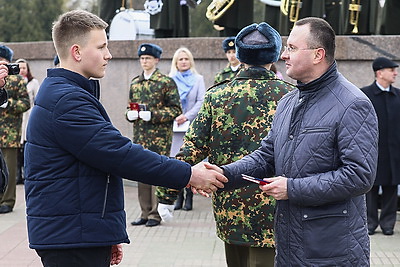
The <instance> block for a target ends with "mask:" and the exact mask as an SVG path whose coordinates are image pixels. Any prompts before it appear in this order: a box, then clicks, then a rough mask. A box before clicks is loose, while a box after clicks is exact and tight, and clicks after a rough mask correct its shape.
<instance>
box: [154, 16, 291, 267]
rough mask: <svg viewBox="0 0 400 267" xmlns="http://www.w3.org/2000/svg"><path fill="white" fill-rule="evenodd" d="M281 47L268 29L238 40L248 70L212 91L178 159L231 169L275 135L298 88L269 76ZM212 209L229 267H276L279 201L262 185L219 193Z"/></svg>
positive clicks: (163, 197) (167, 196) (169, 195)
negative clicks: (281, 106)
mask: <svg viewBox="0 0 400 267" xmlns="http://www.w3.org/2000/svg"><path fill="white" fill-rule="evenodd" d="M253 42H258V44H257V45H253V44H252V43H253ZM281 46H282V43H281V38H280V36H279V34H278V33H277V32H276V31H275V30H274V29H273V28H272V27H270V26H269V25H268V24H266V23H261V24H260V25H258V26H257V25H256V24H253V25H251V26H248V27H246V28H244V29H243V30H242V31H241V32H240V33H239V34H238V36H237V38H236V49H237V56H238V59H239V60H240V61H241V62H242V63H244V64H245V65H244V68H242V69H241V70H240V71H239V73H238V74H237V76H236V77H235V78H234V79H233V80H232V81H230V82H228V81H226V82H224V83H221V84H218V85H215V86H214V87H211V88H210V89H209V90H208V91H207V93H206V96H205V100H204V104H203V106H202V108H201V110H200V112H199V114H198V115H197V118H196V119H195V120H194V121H193V123H192V125H191V127H190V128H189V131H188V132H187V134H186V136H185V141H184V145H183V146H182V148H181V151H180V152H179V153H178V155H177V156H176V158H177V159H180V160H184V161H185V162H188V163H190V164H196V163H198V162H200V161H201V160H203V159H205V158H206V157H208V160H209V162H210V163H213V164H217V165H220V164H228V163H231V162H234V161H236V160H238V159H240V158H242V157H243V156H244V155H246V154H248V153H250V152H252V151H253V150H255V149H256V148H258V147H259V145H260V142H261V139H262V138H263V137H265V136H266V135H267V133H268V131H269V129H270V126H271V123H272V119H273V115H274V113H275V108H276V105H277V101H278V100H279V99H280V98H281V97H282V96H283V95H284V94H286V93H287V92H288V91H290V90H292V89H293V88H294V87H293V86H292V85H290V84H288V83H286V82H284V81H282V80H280V79H278V78H277V77H276V75H275V74H274V73H273V72H272V71H271V70H269V68H270V66H271V63H273V62H276V61H277V60H278V58H279V52H280V50H281ZM162 193H163V194H162ZM158 196H159V200H160V202H161V203H162V202H165V203H168V201H171V200H173V198H174V196H173V191H172V190H169V191H168V192H158ZM212 203H213V209H214V217H215V221H216V226H217V235H218V237H219V238H220V239H221V240H223V241H224V243H225V253H226V260H227V264H228V266H273V264H274V255H275V253H274V232H273V217H274V216H273V212H274V206H275V200H274V199H273V198H272V197H268V196H267V195H266V194H264V193H262V191H261V190H260V189H259V186H258V185H257V184H250V185H248V186H247V187H244V188H241V189H237V190H232V191H227V192H218V193H216V194H214V195H213V197H212Z"/></svg>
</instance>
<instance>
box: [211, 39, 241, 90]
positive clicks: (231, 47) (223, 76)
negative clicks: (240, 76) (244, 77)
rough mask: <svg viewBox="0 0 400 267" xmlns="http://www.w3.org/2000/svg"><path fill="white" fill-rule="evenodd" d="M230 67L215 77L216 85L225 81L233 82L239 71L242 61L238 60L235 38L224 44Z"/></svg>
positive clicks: (225, 41) (227, 40) (226, 40)
mask: <svg viewBox="0 0 400 267" xmlns="http://www.w3.org/2000/svg"><path fill="white" fill-rule="evenodd" d="M222 48H223V49H224V52H225V55H226V58H227V59H228V65H227V66H226V67H225V68H224V69H223V70H221V71H220V72H218V73H217V75H215V78H214V83H215V84H217V83H220V82H222V81H225V80H228V81H230V80H232V79H233V78H234V77H235V76H236V74H237V73H238V71H239V68H240V61H239V60H238V59H237V58H236V49H235V37H234V36H231V37H228V38H226V39H225V40H224V41H223V42H222Z"/></svg>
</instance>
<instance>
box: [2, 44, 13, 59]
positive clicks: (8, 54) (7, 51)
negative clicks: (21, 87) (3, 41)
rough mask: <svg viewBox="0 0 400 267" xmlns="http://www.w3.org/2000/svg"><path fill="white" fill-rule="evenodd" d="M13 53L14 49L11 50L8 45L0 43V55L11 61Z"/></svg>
mask: <svg viewBox="0 0 400 267" xmlns="http://www.w3.org/2000/svg"><path fill="white" fill-rule="evenodd" d="M13 55H14V51H12V50H11V48H9V47H8V46H5V45H0V57H2V58H5V59H6V60H8V61H10V62H11V61H12V58H13Z"/></svg>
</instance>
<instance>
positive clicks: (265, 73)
mask: <svg viewBox="0 0 400 267" xmlns="http://www.w3.org/2000/svg"><path fill="white" fill-rule="evenodd" d="M249 78H251V79H256V80H270V79H277V77H276V75H275V73H274V72H273V71H272V70H267V69H266V68H264V67H260V66H252V67H249V68H247V69H246V68H242V69H240V70H239V73H238V74H237V75H236V77H235V79H249Z"/></svg>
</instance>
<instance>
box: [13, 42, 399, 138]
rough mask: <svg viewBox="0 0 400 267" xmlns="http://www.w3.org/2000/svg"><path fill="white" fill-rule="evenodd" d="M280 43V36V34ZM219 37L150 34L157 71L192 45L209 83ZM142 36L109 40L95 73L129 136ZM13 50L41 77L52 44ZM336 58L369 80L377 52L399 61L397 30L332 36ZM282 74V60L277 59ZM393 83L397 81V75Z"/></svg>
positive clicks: (352, 74) (348, 71)
mask: <svg viewBox="0 0 400 267" xmlns="http://www.w3.org/2000/svg"><path fill="white" fill-rule="evenodd" d="M283 39H284V40H283V42H284V43H285V40H286V38H285V37H283ZM222 40H223V38H172V39H155V40H151V42H153V43H156V44H158V45H160V46H161V47H162V48H163V50H164V52H163V54H162V59H161V61H160V63H159V68H160V70H161V71H162V72H163V73H166V74H168V73H169V70H170V64H171V60H172V56H173V54H174V52H175V50H176V49H177V48H179V47H180V46H186V47H187V48H189V50H190V51H192V53H193V56H194V58H195V63H196V69H197V71H198V72H199V73H200V74H202V75H203V76H204V79H205V83H206V86H211V85H212V83H213V78H214V75H215V73H216V72H217V71H219V70H220V69H222V68H223V67H225V66H226V64H227V61H226V58H225V54H224V52H223V50H222V48H221V42H222ZM143 42H149V40H142V41H140V40H135V41H110V43H109V49H110V52H111V54H112V55H113V59H112V60H111V61H110V62H109V65H108V67H107V73H106V76H105V77H104V78H103V79H101V85H102V91H101V102H102V103H103V104H104V106H105V107H106V109H107V111H108V113H109V115H110V117H111V119H112V121H113V123H114V125H115V126H116V127H117V128H118V129H119V130H120V131H121V132H122V134H123V135H125V136H128V137H130V136H131V135H132V129H131V127H130V125H129V123H128V122H127V121H126V120H125V118H124V112H125V109H126V106H127V103H128V88H129V83H130V81H131V79H132V78H133V77H134V76H136V75H138V74H139V73H140V72H141V69H140V65H139V61H138V57H137V48H138V46H139V45H140V44H141V43H143ZM7 45H8V46H10V47H11V48H12V49H13V50H14V59H15V60H16V59H18V58H25V59H27V60H28V61H29V63H30V66H31V69H32V72H33V74H34V76H35V77H36V78H37V79H38V80H39V81H40V82H41V81H42V80H43V79H44V78H45V76H46V69H47V68H51V67H53V57H54V55H55V50H54V47H53V44H52V42H32V43H8V44H7ZM336 45H337V49H336V59H337V62H338V67H339V71H340V72H341V73H342V74H343V75H344V76H345V77H346V78H347V79H349V80H350V81H351V82H353V83H354V84H355V85H356V86H358V87H362V86H365V85H368V84H370V83H372V81H373V80H374V74H373V71H372V67H371V64H372V61H373V60H374V59H375V58H376V57H378V56H386V57H389V58H391V59H393V60H395V61H398V62H400V36H338V37H337V42H336ZM277 67H278V70H279V71H281V72H282V73H283V75H284V77H285V79H287V80H288V81H291V82H294V81H293V80H291V79H289V78H288V77H287V76H286V75H285V66H284V62H283V61H279V62H278V63H277ZM395 86H397V87H400V77H399V78H398V80H397V81H396V84H395Z"/></svg>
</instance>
